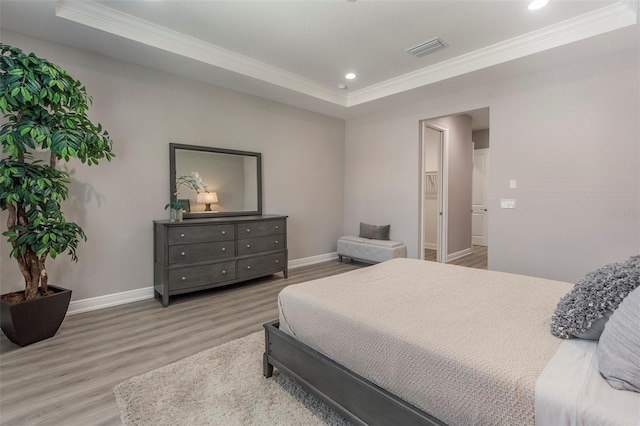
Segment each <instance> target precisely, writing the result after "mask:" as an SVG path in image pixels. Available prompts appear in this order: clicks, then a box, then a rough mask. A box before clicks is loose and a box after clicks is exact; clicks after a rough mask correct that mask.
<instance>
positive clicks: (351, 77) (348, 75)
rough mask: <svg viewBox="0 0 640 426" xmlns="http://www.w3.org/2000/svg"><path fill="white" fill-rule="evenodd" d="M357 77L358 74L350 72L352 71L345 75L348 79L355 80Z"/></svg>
mask: <svg viewBox="0 0 640 426" xmlns="http://www.w3.org/2000/svg"><path fill="white" fill-rule="evenodd" d="M356 77H357V75H355V74H354V73H352V72H350V73H348V74H347V75H345V76H344V78H346V79H347V80H353V79H354V78H356Z"/></svg>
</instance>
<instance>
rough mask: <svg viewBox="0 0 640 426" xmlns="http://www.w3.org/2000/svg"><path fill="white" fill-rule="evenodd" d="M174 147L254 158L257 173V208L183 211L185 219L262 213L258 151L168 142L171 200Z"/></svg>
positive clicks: (173, 184) (174, 169) (260, 171)
mask: <svg viewBox="0 0 640 426" xmlns="http://www.w3.org/2000/svg"><path fill="white" fill-rule="evenodd" d="M176 149H181V150H187V151H200V152H211V153H217V154H231V155H241V156H245V157H255V158H256V168H257V170H256V173H257V175H258V182H257V183H258V188H257V189H258V194H257V195H258V210H242V211H226V212H218V213H205V212H202V213H187V212H185V213H184V218H185V219H201V218H210V217H229V216H252V215H262V154H261V153H259V152H249V151H238V150H234V149H226V148H213V147H209V146H198V145H185V144H179V143H170V144H169V179H170V183H169V190H170V192H169V195H170V197H169V199H170V200H171V202H173V201H176V198H177V197H176V195H175V193H176Z"/></svg>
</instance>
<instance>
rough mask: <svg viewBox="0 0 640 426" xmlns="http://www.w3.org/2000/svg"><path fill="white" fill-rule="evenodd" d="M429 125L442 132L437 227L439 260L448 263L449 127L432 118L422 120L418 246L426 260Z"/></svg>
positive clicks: (422, 257) (421, 257)
mask: <svg viewBox="0 0 640 426" xmlns="http://www.w3.org/2000/svg"><path fill="white" fill-rule="evenodd" d="M426 127H429V128H431V129H433V130H435V131H438V132H440V135H441V138H440V158H438V210H439V215H438V227H437V235H438V237H437V242H436V244H437V261H438V262H440V263H447V236H448V224H447V216H448V206H449V204H448V197H447V194H448V188H449V182H448V179H447V176H448V158H449V127H447V126H443V125H440V124H436V123H433V122H430V120H420V181H419V183H418V188H419V189H418V195H419V197H420V202H419V206H420V212H419V213H420V214H419V215H418V217H419V218H420V224H419V230H420V232H419V238H418V247H420V259H422V260H424V231H425V229H424V228H425V227H424V219H425V218H424V214H425V212H424V210H425V205H424V201H425V195H424V190H425V188H424V181H425V179H424V176H425V173H426V171H427V170H426V165H425V158H426V149H425V128H426Z"/></svg>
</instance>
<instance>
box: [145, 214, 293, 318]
mask: <svg viewBox="0 0 640 426" xmlns="http://www.w3.org/2000/svg"><path fill="white" fill-rule="evenodd" d="M153 244H154V274H153V275H154V290H155V296H156V298H157V299H158V300H160V301H161V302H162V306H164V307H167V306H168V305H169V297H170V296H174V295H176V294H182V293H189V292H192V291H198V290H204V289H209V288H214V287H220V286H224V285H229V284H234V283H237V282H241V281H246V280H250V279H253V278H259V277H263V276H266V275H271V274H274V273H276V272H282V273H283V274H284V277H285V278H287V276H288V267H287V260H288V253H287V216H280V215H261V216H234V217H221V218H211V219H189V220H185V221H182V222H171V221H168V220H156V221H154V222H153Z"/></svg>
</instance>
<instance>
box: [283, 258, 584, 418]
mask: <svg viewBox="0 0 640 426" xmlns="http://www.w3.org/2000/svg"><path fill="white" fill-rule="evenodd" d="M571 287H572V284H570V283H565V282H559V281H551V280H545V279H540V278H533V277H527V276H522V275H514V274H507V273H501V272H495V271H485V270H477V269H471V268H464V267H458V266H452V265H443V264H439V263H434V262H425V261H419V260H415V259H403V258H399V259H392V260H389V261H387V262H384V263H381V264H378V265H374V266H371V267H368V268H362V269H358V270H355V271H351V272H348V273H346V274H341V275H336V276H332V277H327V278H323V279H320V280H315V281H310V282H306V283H303V284H297V285H292V286H288V287H286V288H285V289H284V290H282V292H281V293H280V295H279V298H278V300H279V308H280V329H281V330H282V331H283V332H285V333H287V334H289V335H291V336H293V337H295V338H296V339H298V340H299V341H301V342H302V343H304V344H306V345H307V346H309V347H311V348H313V349H315V350H317V351H318V352H320V353H322V354H324V355H326V356H328V357H329V358H331V359H333V360H335V361H336V362H338V363H339V364H341V365H343V366H345V367H347V368H349V369H350V370H352V371H354V372H355V373H357V374H359V375H361V376H363V377H365V378H367V379H368V380H370V381H372V382H373V383H375V384H377V385H378V386H380V387H382V388H384V389H386V390H388V391H390V392H391V393H393V394H395V395H396V396H398V397H400V398H402V399H404V400H405V401H407V402H409V403H410V404H412V405H414V406H415V407H417V408H419V409H421V410H423V411H425V412H427V413H429V414H431V415H433V416H434V417H436V418H438V419H440V420H441V421H443V422H445V423H447V424H449V425H469V424H511V425H512V424H519V425H526V424H529V425H533V424H534V417H535V416H534V405H535V385H536V379H537V378H538V376H539V375H540V373H541V372H542V370H543V369H544V368H545V366H546V364H547V363H548V361H549V360H550V359H551V358H552V356H553V355H554V353H555V352H556V350H557V349H558V347H559V346H560V344H561V343H562V341H561V340H560V339H558V338H556V337H553V336H552V335H551V334H550V333H549V321H550V318H551V315H552V313H553V310H554V308H555V306H556V304H557V302H558V300H559V299H560V297H562V296H563V295H564V294H566V292H567V291H569V289H570V288H571Z"/></svg>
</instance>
